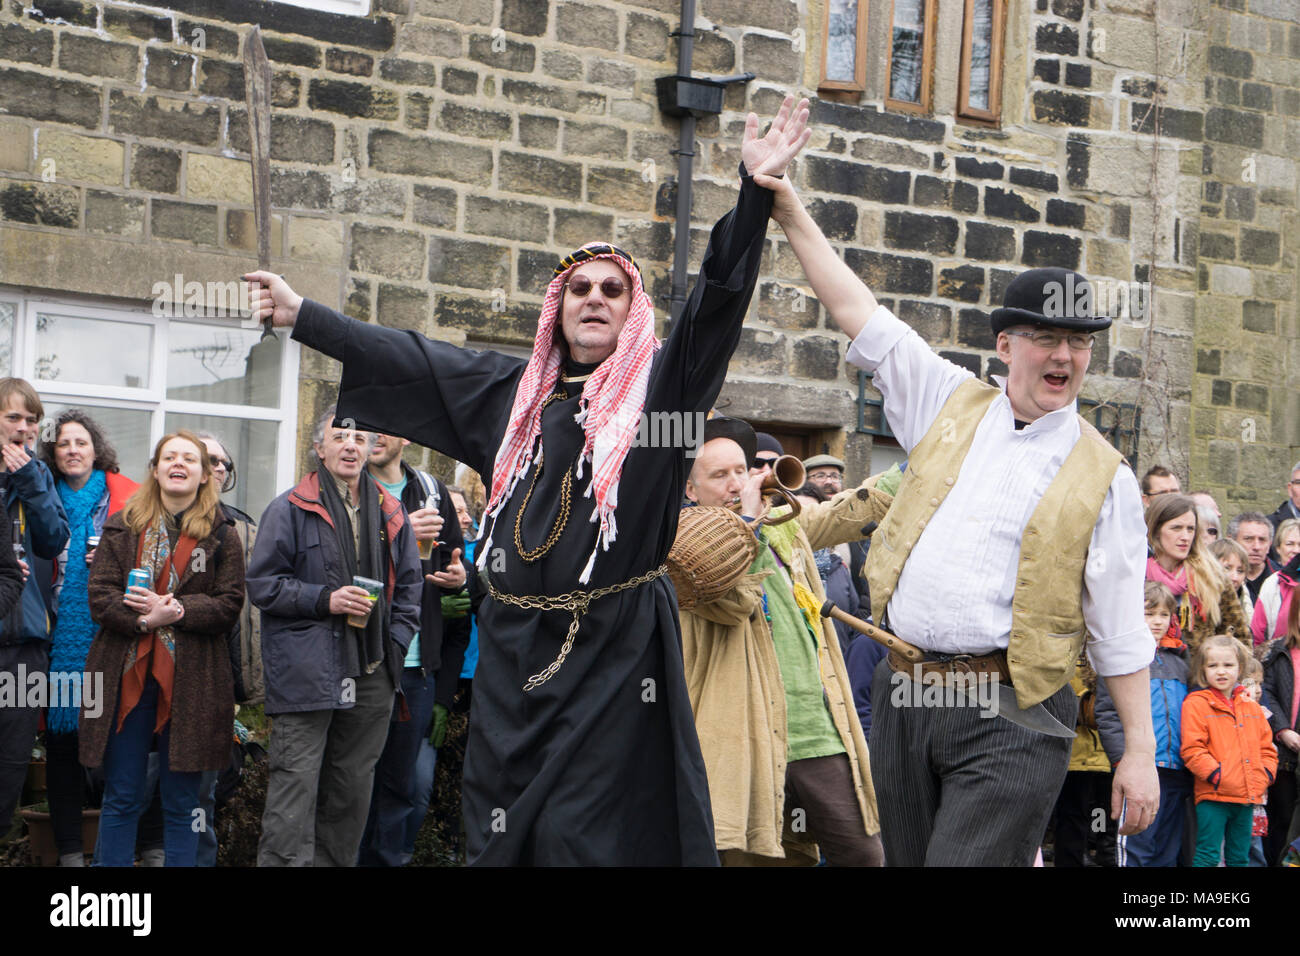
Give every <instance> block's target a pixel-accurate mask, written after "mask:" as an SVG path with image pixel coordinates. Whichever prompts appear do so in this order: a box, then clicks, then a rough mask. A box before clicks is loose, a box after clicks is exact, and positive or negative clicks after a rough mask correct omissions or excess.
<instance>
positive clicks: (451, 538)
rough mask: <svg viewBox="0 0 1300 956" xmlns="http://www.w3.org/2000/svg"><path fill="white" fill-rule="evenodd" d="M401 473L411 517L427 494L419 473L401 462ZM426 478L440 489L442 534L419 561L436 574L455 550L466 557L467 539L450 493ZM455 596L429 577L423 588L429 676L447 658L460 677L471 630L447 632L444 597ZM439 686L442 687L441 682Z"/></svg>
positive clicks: (424, 662) (424, 660)
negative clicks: (424, 557)
mask: <svg viewBox="0 0 1300 956" xmlns="http://www.w3.org/2000/svg"><path fill="white" fill-rule="evenodd" d="M402 474H403V475H404V476H405V477H406V487H405V488H403V489H402V505H403V507H405V508H406V513H407V514H410V513H411V512H412V511H419V510H420V509H421V508H423V507H424V502H425V499H426V498H427V497H428V492H427V491H426V488H425V484H424V482H423V481H422V479H421V475H420V473H419V472H417V471H416V470H415V469H414V468H412V467H411V466H410V465H408V464H407V463H406V462H402ZM372 477H373V476H372ZM425 477H427V478H428V479H429V480H430V481H431V482H432V483H433V486H434V488H436V489H437V494H438V514H440V515H442V532H441V533H440V534H439V535H438V547H437V549H436V550H435V551H434V553H433V557H432V558H430V559H429V560H428V561H421V562H420V565H421V568H422V571H423V573H424V574H433V573H434V572H435V571H442V570H444V569H446V567H447V564H448V562H450V561H451V553H452V552H453V551H455V550H457V549H460V552H461V555H462V557H463V556H464V554H465V539H464V538H463V537H462V536H461V533H460V520H459V518H457V516H456V507H455V506H454V505H453V504H452V503H451V495H450V494H448V492H447V486H446V485H444V484H443V483H442V482H441V481H439V480H438V479H437V478H435V477H434V476H433V475H425ZM454 593H456V592H454V591H450V590H445V589H444V588H440V587H438V585H436V584H432V583H431V582H430V581H429V580H428V579H427V578H426V579H425V580H424V583H423V585H422V590H421V592H420V668H421V669H422V670H423V671H424V673H425V675H426V676H428V675H432V674H437V673H438V670H439V668H440V667H442V663H443V660H444V659H446V660H447V662H448V663H452V662H453V659H454V661H455V664H456V674H455V676H456V677H459V676H460V661H461V660H462V659H463V658H464V655H465V646H466V645H467V644H468V643H469V631H468V630H466V631H465V635H464V639H463V641H461V638H460V636H459V635H458V634H457V633H455V629H453V630H452V632H450V633H448V632H447V631H446V630H445V629H444V627H443V621H442V596H443V595H444V594H454ZM457 642H459V648H460V653H459V654H457V653H455V650H454V645H455V644H456V643H457ZM439 683H440V684H441V681H440V682H439ZM452 690H453V692H454V690H455V682H454V680H453V682H452ZM440 703H441V701H440Z"/></svg>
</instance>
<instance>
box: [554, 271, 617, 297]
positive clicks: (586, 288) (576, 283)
mask: <svg viewBox="0 0 1300 956" xmlns="http://www.w3.org/2000/svg"><path fill="white" fill-rule="evenodd" d="M565 285H566V286H568V287H569V291H570V292H572V293H573V294H574V295H576V296H578V297H579V298H582V297H583V296H587V295H590V294H591V288H592V286H593V285H595V283H593V282H592V281H591V280H590V279H588V278H587V277H586V276H574V277H573V278H572V279H570V280H569V281H568V282H566V283H565ZM625 291H627V283H626V282H624V281H623V280H622V279H620V278H619V277H618V276H606V277H605V278H603V279H601V280H600V294H601V295H603V296H604V297H605V298H607V299H617V298H618V297H619V296H621V295H622V294H623V293H624V292H625Z"/></svg>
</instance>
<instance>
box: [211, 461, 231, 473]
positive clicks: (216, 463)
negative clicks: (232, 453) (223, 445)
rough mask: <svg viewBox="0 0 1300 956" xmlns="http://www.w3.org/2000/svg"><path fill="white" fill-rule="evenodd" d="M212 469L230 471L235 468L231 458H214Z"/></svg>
mask: <svg viewBox="0 0 1300 956" xmlns="http://www.w3.org/2000/svg"><path fill="white" fill-rule="evenodd" d="M212 467H213V468H224V469H226V471H229V470H230V469H231V468H233V467H234V463H233V462H232V461H231V460H230V459H229V458H213V459H212Z"/></svg>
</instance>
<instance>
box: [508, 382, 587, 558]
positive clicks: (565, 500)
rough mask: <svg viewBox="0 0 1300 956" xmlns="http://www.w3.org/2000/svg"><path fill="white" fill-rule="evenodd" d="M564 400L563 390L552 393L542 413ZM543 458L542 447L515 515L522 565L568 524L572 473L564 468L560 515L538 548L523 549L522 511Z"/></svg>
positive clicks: (546, 547)
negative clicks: (552, 404)
mask: <svg viewBox="0 0 1300 956" xmlns="http://www.w3.org/2000/svg"><path fill="white" fill-rule="evenodd" d="M566 398H568V393H566V392H565V391H564V389H563V388H560V389H559V390H558V391H555V392H552V393H551V394H550V395H549V396H548V397H547V399H546V401H544V402H542V413H545V412H546V406H547V405H549V404H551V402H554V401H557V400H558V401H563V400H564V399H566ZM579 454H581V452H579ZM545 457H546V448H545V446H543V447H542V448H541V449H539V450H538V452H537V461H536V463H535V464H534V466H533V480H532V481H530V482H529V483H528V492H527V493H526V494H525V495H524V500H523V501H522V502H520V504H519V511H518V513H516V514H515V550H516V551H517V552H518V553H519V557H520V558H521V559H522V560H523V562H524V564H532V563H533V562H534V561H536V560H537V559H538V558H540V557H541V556H542V555H544V554H546V553H547V552H548V551H550V550H551V548H553V547H555V544H556V542H558V541H559V540H560V535H561V534H563V533H564V527H565V525H567V524H568V523H569V500H570V498H571V493H572V490H573V471H572V469H569V468H565V469H564V477H563V478H562V479H561V480H560V513H559V515H557V516H556V519H555V523H554V524H553V525H552V526H551V533H550V534H548V535H547V536H546V540H545V541H543V542H542V544H541V545H540V546H539V547H536V548H534V549H533V550H531V551H529V550H528V549H527V548H525V547H524V510H525V509H526V508H527V507H528V499H530V498H531V497H532V496H533V489H534V488H535V487H537V476H538V475H540V474H541V473H542V463H543V459H544V458H545Z"/></svg>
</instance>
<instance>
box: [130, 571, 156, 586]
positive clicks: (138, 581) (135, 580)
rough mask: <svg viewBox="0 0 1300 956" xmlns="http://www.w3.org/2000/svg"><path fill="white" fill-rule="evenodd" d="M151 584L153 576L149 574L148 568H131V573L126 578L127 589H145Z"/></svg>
mask: <svg viewBox="0 0 1300 956" xmlns="http://www.w3.org/2000/svg"><path fill="white" fill-rule="evenodd" d="M152 584H153V575H152V574H150V573H149V569H148V568H132V569H131V573H130V574H128V575H127V576H126V586H127V587H128V588H147V587H150V586H151V585H152Z"/></svg>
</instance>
